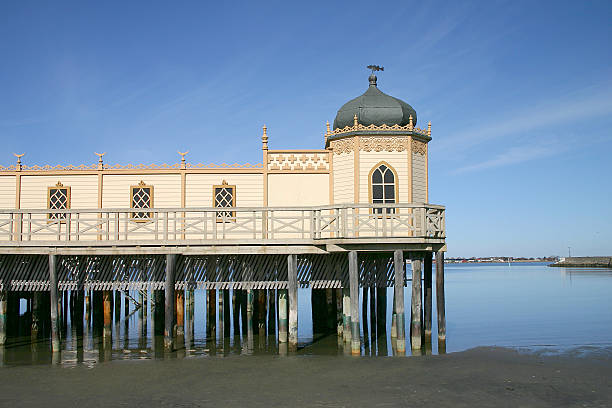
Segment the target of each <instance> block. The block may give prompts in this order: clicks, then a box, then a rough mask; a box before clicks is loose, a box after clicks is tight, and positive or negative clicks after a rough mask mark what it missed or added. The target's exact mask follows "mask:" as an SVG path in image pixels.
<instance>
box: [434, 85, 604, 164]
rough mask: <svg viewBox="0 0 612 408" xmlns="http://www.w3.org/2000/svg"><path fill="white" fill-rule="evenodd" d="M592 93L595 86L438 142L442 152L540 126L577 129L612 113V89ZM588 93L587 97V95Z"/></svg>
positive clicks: (454, 151)
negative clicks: (580, 124) (585, 123)
mask: <svg viewBox="0 0 612 408" xmlns="http://www.w3.org/2000/svg"><path fill="white" fill-rule="evenodd" d="M605 85H607V86H605V87H604V86H602V87H596V88H599V89H602V88H603V89H602V90H601V91H599V92H596V93H591V91H592V89H593V88H595V87H589V88H585V89H583V90H581V91H580V92H576V93H574V94H573V95H568V96H567V97H566V98H564V99H563V100H562V101H558V100H557V99H556V100H554V101H550V102H549V103H546V104H541V105H539V106H534V107H530V108H528V109H527V110H525V111H523V112H514V113H512V115H511V117H509V118H505V119H502V120H499V121H496V122H495V123H491V124H489V125H487V126H484V127H480V128H479V129H474V130H471V131H464V132H460V133H456V134H454V136H453V137H452V138H449V139H445V140H441V141H439V142H438V146H437V148H438V149H440V151H453V153H454V154H456V151H457V149H467V148H468V147H471V146H474V145H477V144H480V143H484V142H487V141H490V140H494V139H498V138H500V137H503V136H508V135H510V134H515V133H524V132H525V131H532V130H535V129H538V128H541V127H545V126H551V125H559V124H567V125H570V126H575V125H576V124H577V123H578V122H579V121H580V120H586V119H588V118H594V117H600V116H606V115H610V114H612V87H611V86H610V84H605ZM585 94H588V95H585Z"/></svg>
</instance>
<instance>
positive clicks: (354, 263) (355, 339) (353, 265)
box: [348, 251, 361, 355]
mask: <svg viewBox="0 0 612 408" xmlns="http://www.w3.org/2000/svg"><path fill="white" fill-rule="evenodd" d="M348 263H349V284H350V295H351V353H352V354H354V355H359V354H361V338H360V336H359V263H358V260H357V251H349V253H348Z"/></svg>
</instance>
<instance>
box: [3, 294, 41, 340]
mask: <svg viewBox="0 0 612 408" xmlns="http://www.w3.org/2000/svg"><path fill="white" fill-rule="evenodd" d="M1 296H2V294H1V293H0V297H1ZM41 306H42V305H41V297H40V293H39V292H32V324H31V326H30V337H31V338H32V340H33V341H35V340H36V339H38V334H39V331H40V329H41V323H42V322H41V317H42V316H41ZM1 308H2V306H1V305H0V315H1V314H2V310H1ZM1 320H2V316H0V326H1V325H2V321H1ZM0 330H1V329H0ZM1 336H2V335H1V334H0V337H1ZM0 341H1V339H0ZM0 344H1V343H0Z"/></svg>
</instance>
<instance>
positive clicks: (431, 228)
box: [0, 204, 445, 246]
mask: <svg viewBox="0 0 612 408" xmlns="http://www.w3.org/2000/svg"><path fill="white" fill-rule="evenodd" d="M142 217H144V219H143V218H142ZM444 217H445V216H444V207H442V206H439V205H431V204H393V205H389V204H369V205H368V204H354V205H332V206H320V207H266V208H244V207H236V208H224V209H223V210H219V209H218V208H155V209H146V210H145V209H124V208H121V209H119V208H118V209H102V210H100V209H84V210H62V211H58V210H54V211H50V210H0V245H2V246H23V245H53V244H61V245H92V246H93V245H109V244H113V245H116V244H117V245H126V244H135V245H139V244H159V245H165V244H172V243H178V242H188V241H193V242H194V243H201V244H207V243H210V244H214V243H218V244H220V243H225V242H239V243H248V242H261V241H262V240H263V241H276V242H287V243H292V242H304V241H308V242H310V243H312V242H313V241H319V240H328V239H356V238H381V239H384V238H438V239H443V238H444V237H445V218H444ZM43 241H44V242H43ZM83 241H85V242H83ZM220 241H222V242H220Z"/></svg>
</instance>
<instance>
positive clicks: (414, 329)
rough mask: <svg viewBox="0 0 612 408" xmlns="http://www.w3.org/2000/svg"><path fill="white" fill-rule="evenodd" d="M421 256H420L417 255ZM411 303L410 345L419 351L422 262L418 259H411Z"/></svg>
mask: <svg viewBox="0 0 612 408" xmlns="http://www.w3.org/2000/svg"><path fill="white" fill-rule="evenodd" d="M418 256H421V255H418ZM411 260H412V301H411V308H410V314H411V316H410V343H411V345H412V349H413V350H420V349H421V333H422V321H421V316H422V315H421V304H422V296H423V295H422V290H421V275H422V273H421V266H422V261H421V259H420V258H412V259H411Z"/></svg>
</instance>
